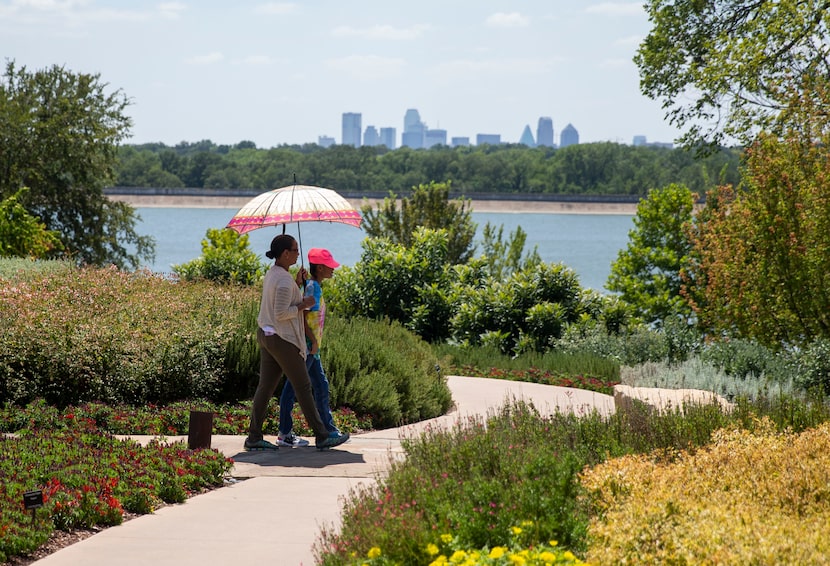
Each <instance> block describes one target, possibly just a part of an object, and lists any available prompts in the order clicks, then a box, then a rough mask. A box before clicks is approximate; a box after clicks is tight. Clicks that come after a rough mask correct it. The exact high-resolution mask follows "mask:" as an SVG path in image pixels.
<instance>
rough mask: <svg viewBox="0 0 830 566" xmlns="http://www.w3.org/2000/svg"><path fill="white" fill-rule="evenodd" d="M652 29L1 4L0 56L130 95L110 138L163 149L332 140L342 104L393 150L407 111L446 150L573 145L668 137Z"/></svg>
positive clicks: (91, 1) (436, 10)
mask: <svg viewBox="0 0 830 566" xmlns="http://www.w3.org/2000/svg"><path fill="white" fill-rule="evenodd" d="M650 28H651V24H650V22H649V20H648V17H647V15H646V13H645V10H644V8H643V6H642V3H641V2H637V1H614V0H611V1H602V0H597V1H593V0H582V1H579V2H564V1H562V0H526V1H525V2H521V3H519V4H517V3H512V2H508V1H507V0H481V1H479V2H475V3H472V2H470V3H467V2H463V3H462V2H459V3H447V2H439V1H436V0H422V1H421V2H418V3H417V4H414V5H412V6H408V9H407V10H400V9H399V7H398V6H397V5H395V4H394V3H388V2H381V1H379V0H361V2H354V1H350V0H318V1H317V2H313V3H312V2H309V3H300V2H290V1H289V2H281V1H266V0H262V1H258V0H254V1H252V2H243V3H226V2H219V1H218V0H204V1H203V2H198V3H195V2H188V1H187V0H176V1H174V2H164V3H151V2H147V1H141V0H120V1H116V0H83V1H81V2H77V1H72V2H53V1H49V2H34V1H30V0H0V37H2V38H3V56H4V58H5V59H6V60H8V61H12V62H14V63H15V65H16V66H17V67H18V68H19V67H23V66H25V67H26V68H27V69H28V70H30V71H33V70H37V69H44V68H48V67H51V66H54V65H57V66H61V67H64V68H65V69H67V70H69V71H72V72H74V73H86V74H97V75H100V81H101V82H102V83H104V84H106V85H107V92H114V91H117V90H120V91H121V92H123V94H124V95H125V96H126V97H127V98H128V99H129V101H130V104H129V105H128V106H127V107H126V108H125V110H124V112H125V114H126V115H127V116H128V117H129V118H131V120H132V122H133V126H132V128H131V132H130V134H131V135H130V137H129V138H127V139H125V140H124V141H125V142H126V143H155V142H162V143H165V144H168V145H175V144H177V143H179V142H181V141H199V140H206V139H210V140H213V141H215V142H216V143H220V144H236V143H239V142H241V141H252V142H254V143H255V144H256V145H257V147H275V146H278V145H282V144H303V143H313V142H314V141H315V140H317V139H318V137H320V136H324V137H326V138H338V140H339V138H340V137H341V134H342V132H340V131H339V124H340V120H341V114H342V113H343V112H345V111H363V119H364V122H363V126H364V127H365V126H366V125H374V126H375V127H376V128H378V135H379V136H380V135H381V133H380V128H382V127H389V126H394V127H395V128H396V129H397V136H396V137H397V138H398V142H400V134H401V132H402V126H401V120H400V116H401V113H402V112H403V111H405V109H406V108H418V110H419V111H420V112H421V113H422V115H423V116H424V117H425V119H426V122H427V123H428V125H429V127H430V128H431V129H434V130H440V129H444V130H446V131H447V140H448V142H450V143H451V142H452V138H454V137H455V138H463V137H467V138H469V140H470V141H471V142H474V141H475V137H476V135H477V134H478V133H483V134H488V133H489V134H498V135H500V136H501V141H503V142H505V143H517V142H518V140H519V139H520V137H521V135H522V133H523V131H524V128H525V126H526V125H529V126H530V129H531V132H532V133H533V134H534V135H536V132H535V130H534V129H535V128H536V125H537V124H536V122H537V120H538V118H539V117H540V116H551V117H552V118H553V119H554V122H555V126H556V131H557V137H556V142H557V143H558V142H559V135H558V134H559V132H560V131H561V129H563V128H564V127H565V126H566V125H567V124H568V123H571V124H572V125H574V126H575V127H576V128H578V130H579V137H580V142H581V143H589V142H596V141H616V142H620V143H631V140H632V138H633V136H635V135H643V136H646V137H647V139H648V140H659V141H663V142H669V141H673V140H675V139H677V138H678V137H679V136H680V132H679V131H677V129H676V128H674V127H672V126H671V125H670V124H668V123H667V122H666V120H665V118H664V114H665V112H664V111H663V109H662V108H661V107H660V103H659V101H653V100H650V99H648V98H646V97H645V96H643V95H642V94H641V93H640V90H639V80H640V79H639V74H638V70H637V67H636V65H635V64H634V63H633V60H632V59H633V57H634V55H635V54H636V50H637V47H638V45H639V44H640V42H641V41H642V40H643V39H644V37H645V36H646V35H647V33H648V32H649V31H650ZM150 37H151V38H152V41H148V38H150Z"/></svg>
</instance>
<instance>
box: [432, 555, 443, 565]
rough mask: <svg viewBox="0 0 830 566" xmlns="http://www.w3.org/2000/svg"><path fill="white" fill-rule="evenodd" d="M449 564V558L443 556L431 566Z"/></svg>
mask: <svg viewBox="0 0 830 566" xmlns="http://www.w3.org/2000/svg"><path fill="white" fill-rule="evenodd" d="M446 563H447V557H446V556H444V555H443V554H442V555H441V556H439V557H438V558H436V559H435V560H433V561H432V562H430V563H429V566H444V564H446Z"/></svg>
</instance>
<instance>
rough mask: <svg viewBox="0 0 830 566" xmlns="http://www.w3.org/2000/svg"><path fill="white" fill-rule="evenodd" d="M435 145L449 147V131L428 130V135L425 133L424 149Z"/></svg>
mask: <svg viewBox="0 0 830 566" xmlns="http://www.w3.org/2000/svg"><path fill="white" fill-rule="evenodd" d="M434 145H447V130H433V129H431V128H427V131H426V133H424V147H432V146H434Z"/></svg>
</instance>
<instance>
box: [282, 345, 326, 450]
mask: <svg viewBox="0 0 830 566" xmlns="http://www.w3.org/2000/svg"><path fill="white" fill-rule="evenodd" d="M305 365H306V368H307V369H308V377H309V379H310V380H311V390H312V393H313V394H314V404H315V405H316V406H317V412H318V413H320V418H321V419H322V420H323V424H324V425H326V430H328V431H329V433H332V432H340V430H339V429H338V428H337V426H336V425H335V424H334V416H333V415H332V414H331V407H330V403H329V380H328V378H326V373H325V372H324V371H323V364H321V363H320V358H318V357H316V356H312V355H311V354H309V355H308V357H306V360H305ZM294 399H295V396H294V388H293V387H292V386H291V382H290V381H286V382H285V386H284V387H283V388H282V394H281V395H280V434H288V433H289V432H291V431H292V429H293V428H294V419H293V418H291V411H292V410H293V409H294Z"/></svg>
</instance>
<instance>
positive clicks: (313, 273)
mask: <svg viewBox="0 0 830 566" xmlns="http://www.w3.org/2000/svg"><path fill="white" fill-rule="evenodd" d="M320 265H322V264H320V263H309V264H308V272H309V273H311V277H312V278H313V279H317V268H319V267H320Z"/></svg>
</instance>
